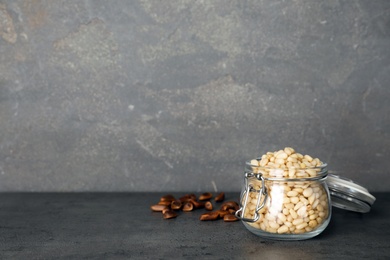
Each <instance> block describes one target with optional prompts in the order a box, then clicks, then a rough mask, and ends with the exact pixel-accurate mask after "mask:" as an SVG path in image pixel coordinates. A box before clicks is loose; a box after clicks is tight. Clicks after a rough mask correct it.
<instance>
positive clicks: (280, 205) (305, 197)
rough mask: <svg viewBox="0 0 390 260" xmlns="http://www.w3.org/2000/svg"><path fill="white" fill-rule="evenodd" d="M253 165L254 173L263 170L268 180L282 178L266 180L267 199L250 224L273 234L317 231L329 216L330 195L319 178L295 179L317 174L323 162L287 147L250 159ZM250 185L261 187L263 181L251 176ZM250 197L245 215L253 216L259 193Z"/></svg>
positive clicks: (251, 217)
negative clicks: (257, 216) (257, 215)
mask: <svg viewBox="0 0 390 260" xmlns="http://www.w3.org/2000/svg"><path fill="white" fill-rule="evenodd" d="M250 164H251V166H252V170H253V172H254V173H261V174H262V176H263V177H264V178H265V179H266V178H280V179H281V180H265V187H266V189H267V194H268V199H267V200H266V201H265V204H264V207H263V208H261V209H260V210H259V211H258V214H259V219H258V220H257V221H256V222H253V223H248V224H249V225H251V226H252V227H254V228H256V229H261V230H263V231H266V232H270V233H279V234H301V233H306V232H310V231H313V230H315V229H316V228H317V227H319V226H320V225H321V224H322V223H324V221H325V220H326V219H327V218H328V215H329V197H328V193H327V192H326V190H325V187H324V186H323V185H322V184H321V183H319V182H318V181H309V180H308V181H298V180H297V181H294V179H301V178H310V177H315V176H317V175H318V174H319V173H320V171H321V166H322V165H323V163H322V162H321V161H320V160H319V159H318V158H313V157H311V156H309V155H302V154H300V153H297V152H295V150H294V149H293V148H291V147H286V148H284V149H283V150H279V151H276V152H268V153H266V154H264V155H263V156H262V157H261V158H259V159H255V160H251V161H250ZM287 179H288V180H287ZM250 185H251V186H252V187H253V188H255V189H256V190H260V189H261V186H262V183H261V181H260V180H257V179H252V180H250ZM249 196H250V197H249V200H248V201H247V208H246V210H245V212H244V213H243V216H244V217H245V218H250V219H253V218H254V216H255V208H256V205H257V202H258V201H257V200H258V196H259V193H257V192H251V193H250V195H249ZM263 199H264V198H262V200H263ZM242 203H243V202H242Z"/></svg>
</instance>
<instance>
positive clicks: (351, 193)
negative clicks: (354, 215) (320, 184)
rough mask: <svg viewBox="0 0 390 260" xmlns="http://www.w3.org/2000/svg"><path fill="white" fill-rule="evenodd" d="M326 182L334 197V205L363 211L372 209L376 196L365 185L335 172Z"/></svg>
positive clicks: (329, 175)
mask: <svg viewBox="0 0 390 260" xmlns="http://www.w3.org/2000/svg"><path fill="white" fill-rule="evenodd" d="M326 182H327V184H328V188H329V192H330V196H331V198H332V206H334V207H337V208H341V209H346V210H350V211H356V212H361V213H367V212H369V211H370V210H371V206H372V205H373V204H374V202H375V197H374V196H373V195H372V194H370V193H369V192H368V190H367V189H366V188H364V187H363V186H360V185H359V184H357V183H355V182H353V181H352V180H350V179H348V178H344V177H340V176H338V175H335V174H328V178H327V180H326Z"/></svg>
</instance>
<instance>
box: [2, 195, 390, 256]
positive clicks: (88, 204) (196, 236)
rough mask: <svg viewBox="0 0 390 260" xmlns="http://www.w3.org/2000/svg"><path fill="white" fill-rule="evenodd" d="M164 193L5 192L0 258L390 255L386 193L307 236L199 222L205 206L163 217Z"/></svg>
mask: <svg viewBox="0 0 390 260" xmlns="http://www.w3.org/2000/svg"><path fill="white" fill-rule="evenodd" d="M198 194H199V193H198ZM162 195H164V194H162V193H2V194H0V209H1V210H0V256H1V259H194V258H198V259H390V206H389V205H390V196H389V195H390V193H374V195H375V196H376V198H377V201H376V202H375V204H374V207H373V208H372V210H371V212H370V213H367V214H360V213H354V212H348V211H344V210H340V209H335V208H333V216H332V220H331V223H330V224H329V226H328V228H327V229H326V230H325V231H324V232H323V233H322V234H320V235H319V236H317V237H315V238H312V239H309V240H304V241H275V240H267V239H263V238H260V237H257V236H255V235H253V234H252V233H250V232H249V231H247V230H246V229H245V228H244V226H243V224H242V223H241V222H231V223H228V222H223V221H222V220H219V221H213V222H203V221H199V216H200V215H201V214H202V213H203V212H205V210H204V209H200V210H197V211H194V212H189V213H184V212H179V216H178V217H177V218H175V219H171V220H164V219H163V218H162V216H161V213H156V212H152V211H151V210H150V208H149V207H150V205H151V204H154V203H156V202H158V200H159V198H160V197H161V196H162ZM174 195H175V196H177V197H179V196H181V195H184V193H174ZM238 196H239V194H238V193H237V194H236V193H232V194H227V196H226V200H236V201H238Z"/></svg>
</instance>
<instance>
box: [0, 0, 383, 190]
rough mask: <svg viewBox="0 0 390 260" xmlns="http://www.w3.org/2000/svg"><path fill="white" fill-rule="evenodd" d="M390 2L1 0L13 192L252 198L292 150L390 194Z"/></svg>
mask: <svg viewBox="0 0 390 260" xmlns="http://www.w3.org/2000/svg"><path fill="white" fill-rule="evenodd" d="M389 47H390V1H379V0H377V1H368V0H367V1H338V0H332V1H310V0H296V1H278V0H272V1H265V0H263V1H258V0H247V1H243V0H219V1H190V0H175V1H158V0H137V1H103V0H102V1H92V0H91V1H87V0H85V1H79V0H77V1H76V0H75V1H38V0H36V1H19V0H18V1H14V0H9V1H4V0H0V191H149V190H151V191H170V190H177V191H186V190H189V191H202V190H206V191H214V190H218V191H222V190H224V191H238V190H240V188H241V183H242V173H243V169H244V162H245V160H248V159H252V158H255V157H257V156H259V155H261V154H262V153H264V152H266V151H274V150H276V149H279V148H283V147H285V146H292V147H294V148H295V149H296V150H299V151H301V152H302V153H307V154H311V155H313V156H316V157H319V158H321V159H322V160H323V161H326V162H328V164H329V168H330V170H332V171H335V172H338V173H340V174H342V175H344V176H345V177H349V178H352V179H354V180H355V181H357V182H359V183H362V184H364V185H365V186H366V187H368V188H369V189H370V190H371V191H385V190H387V191H389V190H390V188H389V187H390V178H389V177H388V174H389V169H390V160H389V157H390V150H389V146H390V137H389V133H390V106H389V98H390V86H389V82H390V51H389Z"/></svg>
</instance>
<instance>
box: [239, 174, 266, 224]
mask: <svg viewBox="0 0 390 260" xmlns="http://www.w3.org/2000/svg"><path fill="white" fill-rule="evenodd" d="M252 178H256V179H257V180H259V181H261V189H259V190H256V189H255V188H254V187H253V185H252V184H251V183H249V181H248V180H249V179H252ZM250 192H257V193H259V195H258V196H257V203H256V208H255V213H254V217H253V219H252V218H245V217H244V213H245V210H246V206H247V203H248V199H249V194H250ZM244 196H245V200H244V203H241V206H240V209H239V210H237V211H236V213H235V215H236V217H237V218H239V219H241V220H243V221H246V222H256V221H257V220H259V210H260V209H262V208H263V207H264V205H265V202H266V200H267V198H268V194H267V190H266V187H265V181H264V178H263V175H261V174H254V173H248V172H247V173H245V189H244V191H243V193H242V195H241V201H242V199H243V198H244ZM262 198H264V199H263V200H261V199H262ZM261 201H262V202H261Z"/></svg>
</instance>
